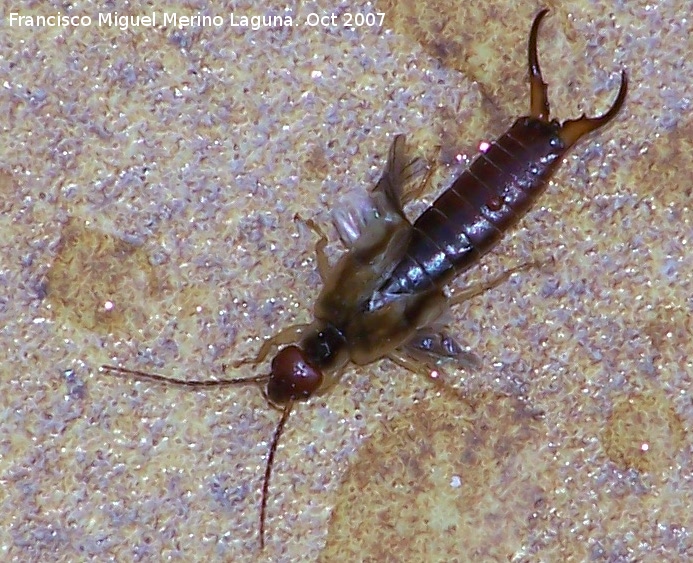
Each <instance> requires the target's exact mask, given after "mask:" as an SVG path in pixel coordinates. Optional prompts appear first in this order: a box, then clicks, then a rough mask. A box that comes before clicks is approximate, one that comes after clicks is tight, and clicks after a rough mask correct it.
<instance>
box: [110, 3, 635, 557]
mask: <svg viewBox="0 0 693 563" xmlns="http://www.w3.org/2000/svg"><path fill="white" fill-rule="evenodd" d="M547 12H548V10H543V11H541V12H540V13H539V14H538V15H537V16H536V18H535V19H534V23H533V25H532V29H531V32H530V36H529V47H528V59H529V61H528V62H529V75H530V86H531V88H530V115H529V116H526V117H521V118H520V119H518V120H517V121H516V122H515V123H514V124H513V125H512V127H510V129H509V130H508V131H507V132H506V133H505V134H504V135H502V136H501V137H500V138H499V139H498V140H497V141H495V142H494V143H492V144H491V145H489V146H488V148H487V149H486V150H485V151H484V152H482V154H480V155H479V156H478V157H477V159H476V160H475V161H474V162H473V163H472V165H471V166H470V167H469V169H468V170H467V171H465V172H464V173H463V174H462V175H461V176H459V177H458V178H457V179H456V180H455V181H454V182H453V183H452V185H451V186H450V187H449V188H448V189H447V190H446V191H445V192H444V193H443V194H442V195H441V196H440V197H439V198H438V199H437V200H436V201H435V202H434V203H433V205H432V206H431V207H429V208H428V209H427V210H426V211H424V213H423V214H422V215H421V216H420V217H419V218H418V219H417V220H416V221H415V222H414V223H413V224H412V223H410V222H409V220H408V219H407V218H406V216H405V214H404V211H403V199H404V196H403V186H404V185H405V183H406V181H407V180H408V179H409V178H410V177H412V176H414V175H416V174H417V173H418V172H420V171H421V168H422V166H421V164H422V163H421V161H419V160H416V161H414V162H413V163H409V164H407V159H406V156H405V151H404V137H403V136H398V137H396V138H395V140H394V143H393V145H392V148H391V150H390V154H389V158H388V162H387V165H386V169H385V172H384V173H383V176H382V178H381V179H380V181H379V182H378V184H377V185H376V186H375V188H374V189H373V190H372V193H371V196H370V198H369V201H368V203H367V204H366V205H364V206H361V207H360V208H359V209H357V210H355V211H354V212H353V213H343V214H342V215H341V216H340V215H338V216H336V226H337V228H338V230H339V231H340V233H341V235H342V239H343V240H345V242H346V243H347V246H349V252H348V253H346V254H345V255H344V256H343V257H342V258H341V259H340V260H339V262H338V263H337V264H336V265H335V266H333V267H330V266H329V264H328V262H327V258H326V256H325V255H324V252H323V250H324V247H325V245H326V243H327V240H326V238H325V237H324V235H322V234H321V233H320V234H321V238H320V240H319V242H318V243H317V246H316V252H317V256H318V267H319V271H320V274H321V277H322V279H323V282H324V287H323V290H322V292H321V293H320V296H319V297H318V299H317V302H316V305H315V310H314V316H315V321H314V322H313V323H312V324H310V325H298V326H294V327H290V328H288V329H286V330H284V331H282V332H280V333H279V334H277V335H276V336H275V337H273V338H272V339H270V340H267V341H266V342H265V343H264V345H263V346H262V347H261V349H260V351H259V353H258V356H257V357H256V358H255V359H254V360H252V362H245V361H244V362H239V363H238V364H236V365H240V364H241V363H259V362H261V361H263V360H264V359H265V358H266V357H267V355H268V354H269V353H270V351H271V350H273V349H274V348H275V347H277V346H283V347H282V348H280V350H279V351H278V353H277V354H276V355H275V357H274V359H273V360H272V365H271V371H270V373H269V374H267V375H260V376H255V377H253V378H249V379H248V378H245V379H227V380H215V381H189V380H187V381H180V380H172V379H169V378H167V377H164V376H160V375H155V374H148V373H144V372H139V371H133V370H128V369H124V368H119V367H114V366H103V369H104V370H106V371H111V372H115V373H120V374H127V375H134V376H136V377H140V378H146V379H153V380H156V381H165V382H168V383H176V384H180V385H187V386H190V387H199V386H218V385H231V384H241V383H248V382H257V383H264V382H266V384H267V387H266V396H267V398H268V400H269V401H270V402H271V403H272V404H274V405H277V406H281V408H282V417H281V419H280V422H279V424H278V426H277V429H276V431H275V433H274V438H273V440H272V444H271V446H270V450H269V454H268V459H267V465H266V469H265V477H264V483H263V495H262V507H261V511H260V543H261V545H262V544H263V543H264V523H265V513H266V503H267V492H268V487H269V479H270V474H271V470H272V462H273V459H274V454H275V452H276V448H277V443H278V440H279V437H280V436H281V433H282V430H283V428H284V425H285V424H286V421H287V419H288V416H289V414H290V412H291V408H292V405H293V403H294V402H295V401H299V400H305V399H308V398H309V397H311V396H312V395H314V394H316V393H319V392H324V391H326V390H327V389H329V388H330V386H331V385H334V384H335V383H336V382H337V381H338V379H339V376H340V374H341V372H342V370H343V368H344V366H345V365H346V364H347V363H348V362H350V361H351V362H354V363H356V364H366V363H369V362H372V361H375V360H377V359H379V358H383V357H389V358H391V359H393V360H394V361H396V362H397V363H399V364H401V365H404V366H405V367H408V368H410V369H416V366H418V365H420V363H419V362H420V361H421V359H422V358H424V359H425V358H440V357H444V358H449V359H453V360H458V361H460V362H462V363H464V361H465V359H466V357H465V354H464V353H463V352H462V350H461V348H460V347H459V346H458V345H457V344H456V343H455V341H454V340H453V339H452V338H451V337H450V336H448V335H447V334H446V333H445V332H444V331H442V330H441V328H442V326H441V325H442V323H441V321H440V319H441V316H442V315H443V314H444V313H445V311H446V310H447V308H448V307H449V302H448V300H447V299H446V297H445V295H444V293H443V287H444V286H445V285H446V284H447V283H449V282H450V281H451V280H452V279H453V278H454V277H455V276H456V275H457V274H459V273H460V272H462V271H464V270H465V269H467V268H469V267H470V266H471V265H473V264H474V263H475V262H476V261H477V260H478V258H479V257H480V256H481V255H483V254H484V253H486V252H487V251H488V250H489V249H490V248H492V247H493V245H494V244H495V243H496V242H497V241H498V240H499V239H500V237H501V236H502V234H503V233H504V232H505V231H506V230H507V229H508V228H509V227H510V226H511V225H513V224H514V223H515V222H516V221H517V220H518V219H519V218H520V217H521V216H522V215H523V214H524V213H525V212H526V211H527V209H528V208H529V207H530V206H531V205H532V203H533V202H534V201H535V200H536V199H537V197H538V196H539V195H540V194H541V192H542V191H543V190H544V188H545V186H546V184H547V182H548V180H549V178H550V176H551V174H552V173H553V172H554V170H555V169H556V167H557V165H558V164H559V163H560V161H561V159H562V157H563V156H564V155H565V153H566V151H568V150H569V149H570V148H571V147H572V146H573V145H574V144H575V143H576V142H577V141H578V140H580V139H581V138H582V137H583V136H585V135H587V134H588V133H590V132H591V131H594V130H596V129H598V128H600V127H602V126H603V125H605V124H607V123H609V122H610V121H611V120H612V119H613V118H614V117H615V116H616V114H617V113H618V112H619V110H620V109H621V106H622V105H623V103H624V101H625V98H626V92H627V78H626V74H625V72H623V73H622V77H621V86H620V88H619V91H618V95H617V97H616V100H615V102H614V103H613V105H612V106H611V108H610V109H609V110H608V111H607V112H606V113H604V114H603V115H601V116H599V117H586V116H584V115H583V116H582V117H581V118H579V119H576V120H568V121H565V122H564V123H562V124H561V123H559V122H558V121H556V120H550V119H549V102H548V98H547V94H546V89H547V87H546V84H545V83H544V82H543V79H542V76H541V71H540V68H539V63H538V59H537V33H538V29H539V24H540V23H541V21H542V19H543V17H544V16H545V15H546V13H547ZM309 224H310V225H311V226H313V228H314V229H315V230H318V229H317V227H315V225H314V224H313V223H312V222H309ZM318 231H319V230H318Z"/></svg>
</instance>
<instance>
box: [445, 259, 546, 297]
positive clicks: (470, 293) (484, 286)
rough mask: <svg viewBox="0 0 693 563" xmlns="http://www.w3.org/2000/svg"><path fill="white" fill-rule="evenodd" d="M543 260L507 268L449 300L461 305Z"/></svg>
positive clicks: (538, 264) (539, 263)
mask: <svg viewBox="0 0 693 563" xmlns="http://www.w3.org/2000/svg"><path fill="white" fill-rule="evenodd" d="M541 265H542V263H541V262H538V261H536V262H527V263H525V264H520V265H519V266H515V267H514V268H510V269H509V270H506V271H505V272H503V273H502V274H500V275H499V276H496V277H495V278H492V279H490V280H488V281H485V282H482V283H479V284H476V285H473V286H471V287H467V288H465V289H463V290H462V291H460V292H459V293H456V294H455V295H454V296H453V297H451V298H450V300H449V302H450V305H459V304H460V303H463V302H465V301H469V300H470V299H472V298H474V297H476V296H477V295H481V294H482V293H486V292H487V291H488V290H489V289H494V288H496V287H498V286H499V285H501V284H502V283H504V282H505V281H507V280H508V278H509V277H510V276H512V275H513V274H516V273H518V272H524V271H525V270H529V269H530V268H537V267H539V266H541Z"/></svg>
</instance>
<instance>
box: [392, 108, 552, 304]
mask: <svg viewBox="0 0 693 563" xmlns="http://www.w3.org/2000/svg"><path fill="white" fill-rule="evenodd" d="M558 128H559V125H558V124H557V123H555V122H551V123H545V122H542V121H539V120H537V119H534V118H532V117H523V118H520V119H518V120H517V121H516V122H515V123H514V124H513V126H512V127H511V128H510V129H509V130H508V131H507V132H506V133H505V134H504V135H503V136H502V137H500V138H499V139H498V140H497V141H495V142H494V143H493V144H491V145H490V146H489V148H488V150H486V151H485V152H483V153H482V154H480V155H479V156H478V157H477V158H476V160H475V161H474V162H473V163H472V165H471V166H470V167H469V168H468V169H467V170H466V171H465V172H464V173H463V174H462V175H461V176H460V177H459V178H457V180H455V182H454V183H453V184H452V186H450V187H449V188H448V189H447V190H445V192H443V194H442V195H441V196H440V197H439V198H438V199H437V200H436V201H435V202H434V203H433V205H431V207H429V208H428V209H426V211H424V213H423V214H421V216H420V217H419V218H418V219H417V220H416V222H415V223H414V227H413V234H412V238H411V240H410V242H409V245H408V247H407V252H406V255H405V256H404V258H403V259H402V260H401V261H400V263H399V264H398V265H397V267H396V268H395V269H394V271H393V272H392V274H391V275H390V277H389V278H388V280H386V282H385V283H384V284H383V286H382V287H381V289H380V291H379V293H380V294H381V295H387V294H402V293H416V292H419V291H425V290H427V289H430V288H432V287H441V286H442V285H444V284H446V283H448V282H449V281H450V280H451V279H452V277H453V276H455V275H457V274H459V273H460V272H462V271H463V270H465V269H467V268H469V267H470V266H471V265H472V264H473V263H474V262H475V261H476V260H477V259H478V258H479V257H480V256H481V255H483V254H484V253H486V252H487V251H488V250H489V249H490V248H491V247H493V245H494V244H495V243H496V242H497V241H498V240H499V239H500V237H501V236H502V235H503V233H504V232H505V231H506V230H507V229H508V228H509V227H510V226H511V225H513V224H514V223H516V222H517V220H518V219H519V218H520V217H521V216H522V215H523V214H524V213H525V212H526V211H527V209H528V208H529V207H530V206H531V205H532V203H534V201H535V199H536V198H537V197H538V196H539V195H540V194H541V192H542V191H543V189H544V187H545V186H546V183H547V182H548V180H549V178H550V176H551V174H552V173H553V171H554V169H555V167H556V166H557V164H558V163H559V162H560V157H561V156H562V155H563V153H564V152H565V148H564V146H563V142H562V141H561V140H560V138H559V137H558Z"/></svg>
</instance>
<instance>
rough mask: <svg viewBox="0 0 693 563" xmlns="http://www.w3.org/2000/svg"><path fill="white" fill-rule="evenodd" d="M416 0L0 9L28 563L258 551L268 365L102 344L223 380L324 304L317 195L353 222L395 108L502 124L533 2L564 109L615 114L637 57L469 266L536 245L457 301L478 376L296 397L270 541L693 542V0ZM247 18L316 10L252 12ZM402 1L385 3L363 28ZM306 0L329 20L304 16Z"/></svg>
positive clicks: (8, 388) (10, 384)
mask: <svg viewBox="0 0 693 563" xmlns="http://www.w3.org/2000/svg"><path fill="white" fill-rule="evenodd" d="M393 4H398V5H396V6H390V5H387V4H385V3H377V4H376V5H375V6H371V5H369V4H368V3H359V2H349V3H346V2H345V3H340V4H338V3H331V2H326V1H320V2H309V3H295V4H290V5H289V6H288V8H287V10H288V11H287V12H284V6H281V7H277V8H274V9H267V10H265V11H264V12H262V11H258V9H257V8H253V7H252V5H251V3H250V2H248V3H241V2H238V3H234V4H233V5H230V6H228V7H226V8H222V7H221V6H220V5H219V3H209V4H208V3H205V2H203V1H200V2H191V3H186V4H179V5H176V6H175V7H174V6H173V5H169V6H168V7H167V8H166V9H167V10H168V11H169V12H174V11H175V12H177V13H179V14H181V15H182V14H187V15H191V14H195V13H197V12H198V11H199V12H202V13H206V14H209V15H222V16H224V17H225V19H226V23H225V25H223V26H221V27H218V28H202V29H190V28H188V29H182V30H176V29H173V28H170V27H169V28H167V29H163V28H157V29H142V28H140V29H130V30H120V29H117V28H107V27H101V28H99V27H98V26H97V25H95V24H94V25H92V26H90V27H78V28H72V27H58V28H33V29H32V28H27V27H22V28H18V27H10V26H9V20H8V18H9V13H10V12H12V11H16V12H19V13H21V14H23V15H30V14H34V15H36V14H44V15H47V14H53V13H55V12H57V11H59V10H60V11H62V13H63V14H66V13H67V14H78V15H85V14H86V15H90V16H92V17H93V18H94V19H96V17H97V12H96V10H97V8H96V7H95V6H96V5H95V4H94V3H90V2H73V3H71V8H70V9H68V8H66V7H65V5H64V4H63V3H59V2H55V3H40V4H39V3H32V4H30V6H29V7H27V6H25V5H24V4H20V3H12V4H5V5H4V7H3V8H0V28H1V33H0V69H1V70H0V72H2V84H1V86H2V87H1V88H0V103H1V104H2V108H1V109H2V111H0V127H1V128H2V139H3V142H2V143H1V144H0V147H1V148H0V150H1V151H2V156H1V158H0V209H2V215H1V216H0V233H1V236H0V241H1V242H0V244H1V245H2V254H1V256H2V259H1V262H0V287H1V288H2V291H1V292H0V316H1V319H2V322H1V323H0V343H1V345H2V348H1V349H2V350H3V352H4V357H3V361H2V363H0V391H1V392H0V429H1V432H0V519H1V525H0V555H1V557H2V559H3V560H4V561H68V560H71V561H74V560H82V559H83V560H89V559H97V560H107V559H115V560H120V561H129V560H143V561H144V560H147V561H148V560H168V559H176V560H184V561H194V560H226V561H245V560H248V561H249V560H254V559H255V558H256V557H257V556H258V554H257V552H256V550H257V547H258V540H257V520H258V513H259V502H260V487H261V480H262V477H261V474H262V471H263V468H264V460H265V454H266V451H267V442H268V440H269V439H270V437H271V435H272V432H273V430H274V426H275V424H276V421H277V419H278V413H277V412H276V411H274V410H272V409H270V408H268V407H267V406H266V405H265V403H264V401H263V399H262V396H261V394H260V393H259V392H258V390H257V389H256V388H254V387H249V388H234V389H226V390H217V392H211V391H208V392H199V393H197V392H186V391H184V390H180V389H177V388H165V387H162V386H159V385H154V384H151V383H132V382H128V381H124V380H121V379H116V378H112V377H109V376H106V375H105V374H102V373H100V372H99V371H98V366H99V365H100V364H101V363H103V362H106V361H111V362H112V361H118V362H122V363H123V364H124V365H127V366H131V367H138V368H140V369H147V370H156V371H159V372H161V373H166V374H170V375H172V376H176V377H213V376H220V375H221V370H222V364H223V363H225V362H226V363H229V362H231V361H233V360H235V359H238V358H239V357H244V356H248V355H250V354H252V353H253V352H254V351H255V350H256V349H257V348H258V346H259V344H260V340H261V339H262V338H265V337H268V336H270V335H271V334H273V333H274V332H276V331H277V330H279V329H280V328H283V327H286V326H288V325H290V324H291V323H292V322H302V321H305V320H307V319H308V318H309V314H310V307H311V303H312V301H313V300H314V298H315V296H316V294H317V292H318V290H319V278H318V276H317V273H316V271H315V263H314V261H313V251H312V249H313V244H314V236H313V234H312V233H311V232H310V231H308V230H306V229H304V228H301V227H300V226H297V225H296V224H294V223H293V221H292V218H293V216H294V214H296V213H300V214H301V215H303V216H304V217H313V218H314V219H315V220H316V221H317V222H318V223H319V224H321V225H324V226H325V228H328V229H329V233H330V236H331V237H332V238H333V240H334V238H335V234H334V231H333V229H332V228H331V227H329V212H330V209H332V208H333V207H335V206H336V205H338V203H339V201H340V200H341V199H342V198H347V197H348V196H349V194H354V193H356V192H362V191H363V190H365V189H367V188H368V187H369V186H371V185H372V184H373V182H374V181H375V180H376V179H377V177H378V175H379V173H380V170H381V167H382V165H383V162H384V158H385V156H386V154H387V150H388V148H389V145H390V142H391V138H392V135H393V134H395V133H400V132H403V133H406V134H407V135H408V136H409V139H410V141H411V151H412V154H420V155H426V156H429V157H432V156H433V155H434V154H435V150H436V149H435V147H436V145H442V149H441V152H440V159H441V160H442V161H444V162H451V161H454V159H455V156H456V155H463V156H464V157H471V156H473V155H474V152H475V150H476V149H475V147H476V146H477V144H478V142H479V141H480V140H482V139H489V138H491V137H493V136H496V135H498V134H500V133H502V132H503V130H504V129H505V128H507V127H508V126H509V124H510V123H511V122H512V119H513V118H514V117H515V116H517V115H520V114H522V113H524V112H526V110H527V107H528V103H527V84H526V77H525V72H526V70H525V57H526V55H525V51H526V39H527V34H528V32H529V27H530V24H531V20H532V17H533V15H534V14H535V13H536V12H537V11H538V9H539V8H540V7H542V6H547V7H549V8H551V14H550V16H549V17H548V18H547V19H546V20H545V22H544V25H543V28H542V30H541V33H540V40H539V45H540V47H539V48H540V56H541V62H542V64H543V70H544V75H545V78H546V80H547V81H548V82H549V85H550V90H549V91H550V96H551V101H552V109H553V110H554V112H555V115H556V117H558V118H560V119H565V118H569V117H577V116H578V115H579V114H580V113H582V112H583V111H587V112H588V113H597V112H600V111H603V110H604V109H605V108H606V107H608V105H609V104H610V103H611V101H612V100H613V98H614V96H615V94H616V90H617V88H618V73H619V71H620V69H621V68H623V67H625V68H627V69H628V73H629V77H630V83H631V89H630V92H629V97H628V101H627V104H626V107H625V109H624V111H623V112H622V113H621V115H620V116H619V118H618V119H617V121H616V122H615V123H614V124H613V125H612V126H611V127H609V128H608V129H607V130H605V131H602V132H601V133H600V134H599V135H598V136H596V137H595V138H593V139H592V140H590V141H588V142H584V143H582V144H581V145H579V146H578V147H577V149H576V150H575V151H574V152H573V153H572V154H571V155H570V156H569V157H568V158H567V162H566V164H565V166H564V167H563V168H562V170H561V172H560V173H559V175H558V176H557V177H556V179H555V184H553V185H552V186H551V187H550V188H549V191H548V193H547V195H546V196H545V197H544V199H543V200H542V202H541V206H540V207H539V208H537V209H535V210H534V211H533V212H531V213H530V214H529V215H528V216H527V218H526V219H525V220H524V221H523V222H522V224H521V226H520V228H519V229H517V230H516V231H515V232H514V234H513V236H511V237H508V238H507V239H506V240H505V241H504V242H503V243H502V245H501V246H500V247H499V248H498V250H497V252H495V253H494V254H493V255H492V256H489V257H488V258H487V259H485V260H484V261H483V265H482V266H481V267H480V268H479V269H477V270H475V271H474V272H472V273H471V274H470V275H469V276H467V277H466V281H467V282H468V281H470V280H474V279H480V278H485V277H490V276H492V275H493V274H494V273H498V272H500V271H502V270H503V269H504V268H507V267H511V266H513V265H516V264H518V263H520V262H523V261H526V260H528V259H539V260H544V261H546V262H547V264H546V266H545V267H543V268H541V269H535V270H532V271H530V272H527V273H522V274H520V275H517V276H514V277H513V279H512V280H511V281H509V282H508V283H506V284H505V285H503V286H502V287H501V288H499V289H497V290H494V291H491V292H488V293H486V294H485V295H484V296H482V297H481V298H478V299H476V300H475V301H474V302H472V303H468V304H465V305H464V306H461V307H459V308H458V309H457V310H456V311H455V314H454V317H455V321H454V326H455V330H456V331H457V332H458V333H459V334H460V335H461V336H462V337H463V338H464V340H465V341H466V342H467V343H468V344H469V345H471V346H472V347H473V349H474V350H475V351H476V352H477V353H478V355H479V356H480V357H481V358H482V360H483V368H482V369H480V370H479V371H478V372H475V373H464V372H454V371H453V372H448V373H447V375H446V376H445V377H444V378H443V381H442V383H441V384H440V385H433V384H432V383H431V382H430V381H427V380H425V379H424V378H422V377H417V376H414V375H411V374H409V373H403V372H402V370H401V369H400V368H398V367H396V366H394V365H392V364H390V363H389V362H385V361H384V362H381V363H378V364H375V365H371V366H367V367H365V368H359V369H350V370H349V371H348V372H347V373H346V374H345V377H344V385H342V386H340V387H338V388H336V389H335V390H334V392H332V393H331V394H330V395H328V396H325V397H321V398H317V399H314V400H312V401H311V402H310V403H309V404H307V405H300V406H299V407H298V408H296V410H295V412H294V414H293V415H292V417H291V419H290V421H289V425H288V429H287V431H286V434H285V436H284V437H283V440H282V444H281V446H280V448H279V450H278V453H277V460H276V465H275V473H274V478H273V480H272V483H271V488H270V496H269V503H268V520H267V547H266V550H265V552H264V554H262V556H261V558H264V557H266V558H267V559H268V560H273V561H299V560H309V561H314V560H318V559H322V560H325V561H334V560H335V557H336V556H337V554H339V555H341V557H343V558H349V559H351V560H371V561H375V560H390V561H398V560H399V561H414V560H430V561H442V560H446V561H452V560H458V561H464V560H475V561H480V560H503V561H507V560H510V561H525V560H532V561H536V560H545V561H557V560H564V561H582V560H586V559H590V558H593V559H597V560H600V559H604V560H609V561H631V560H638V561H655V560H656V561H662V560H681V559H686V558H691V557H692V556H693V537H692V535H691V534H692V533H693V522H692V521H691V515H690V506H691V505H692V504H693V479H692V477H691V467H693V459H691V457H692V456H691V452H692V448H691V424H692V423H693V406H692V403H691V396H690V390H691V384H692V382H691V375H692V373H693V369H692V360H691V356H692V355H693V345H691V343H690V335H691V321H690V317H691V308H692V306H693V301H692V299H691V295H692V290H693V256H692V255H691V252H690V249H689V247H690V245H691V239H692V235H693V230H692V226H691V208H690V200H691V192H692V190H691V183H690V182H691V176H692V172H693V154H692V143H693V141H692V140H691V139H692V138H693V128H692V125H691V117H690V115H691V98H692V96H693V88H692V86H691V84H693V65H692V64H691V62H690V58H691V53H692V52H693V50H692V49H691V47H692V45H691V43H692V40H691V18H690V13H689V12H688V9H687V3H686V2H682V1H680V0H671V1H665V0H662V1H656V0H655V1H651V2H648V3H646V2H621V3H616V4H614V3H612V2H597V1H576V2H546V3H544V4H535V3H528V4H526V5H524V6H522V7H519V8H518V7H517V5H516V4H517V3H516V2H505V1H491V2H485V3H484V5H483V8H479V9H474V10H472V9H471V8H465V7H463V5H464V4H465V3H461V2H452V1H447V0H446V1H441V2H428V3H427V4H426V6H421V7H419V8H417V9H416V10H415V9H414V8H413V7H409V6H407V5H405V4H409V3H395V2H393ZM412 4H413V3H412ZM49 6H52V7H49ZM101 10H102V11H104V12H106V11H110V12H115V11H118V12H120V13H131V14H135V13H138V12H137V11H135V10H134V9H133V8H132V7H130V6H129V4H127V3H120V2H111V3H107V4H105V5H104V6H103V7H102V8H101ZM151 10H158V11H159V12H160V13H161V12H162V11H163V10H164V6H163V5H159V4H157V3H152V4H149V5H148V6H147V8H146V9H144V10H143V12H146V13H149V12H150V11H151ZM231 11H233V12H234V14H235V15H236V17H238V16H240V15H262V14H273V15H278V14H284V13H287V14H291V15H293V16H294V18H295V22H296V26H295V27H292V28H287V27H285V28H275V29H267V28H263V29H259V30H255V31H254V30H251V29H239V28H233V27H231V26H230V25H229V12H231ZM378 11H384V12H385V14H386V17H385V23H384V25H383V27H361V28H348V27H345V26H344V25H343V24H344V22H345V14H346V13H361V14H373V13H375V12H378ZM311 12H314V13H317V14H320V15H329V14H332V13H334V14H337V18H336V21H337V22H338V23H337V25H336V26H334V27H323V26H318V27H315V28H312V27H309V26H306V25H304V24H303V22H304V21H305V18H306V16H307V14H308V13H311ZM685 18H687V19H685ZM454 173H455V169H454V168H446V167H442V168H441V170H440V174H439V178H438V180H437V181H438V184H437V186H438V187H439V186H442V185H444V184H445V182H446V181H449V180H450V178H452V177H453V175H454ZM432 195H433V194H431V196H432ZM429 201H430V199H429ZM418 210H420V206H418V207H417V206H414V208H413V209H412V212H413V213H416V212H417V211H418ZM339 250H340V247H339V245H337V244H335V245H331V246H330V247H329V251H330V252H331V253H334V255H335V256H336V253H338V252H339ZM552 259H553V260H552ZM463 283H465V280H460V281H459V284H460V285H462V284H463ZM259 369H260V370H262V371H264V370H266V369H267V366H261V367H260V368H259ZM240 372H241V373H240V374H239V375H251V374H252V373H254V371H253V370H252V369H250V368H244V369H242V370H240ZM342 560H344V559H342Z"/></svg>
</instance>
